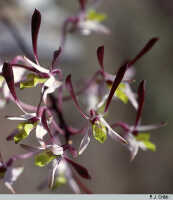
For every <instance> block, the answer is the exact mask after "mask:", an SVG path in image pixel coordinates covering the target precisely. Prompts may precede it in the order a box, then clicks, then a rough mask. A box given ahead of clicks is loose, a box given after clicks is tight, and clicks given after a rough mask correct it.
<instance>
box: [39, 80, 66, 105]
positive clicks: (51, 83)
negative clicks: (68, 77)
mask: <svg viewBox="0 0 173 200" xmlns="http://www.w3.org/2000/svg"><path fill="white" fill-rule="evenodd" d="M61 85H62V82H60V81H57V80H56V79H55V78H54V76H50V78H49V79H48V80H47V81H46V82H45V83H44V86H43V89H42V92H43V91H44V95H43V101H44V102H45V103H46V100H47V95H48V94H50V93H53V92H54V91H55V90H56V89H57V88H59V87H60V86H61ZM45 87H46V89H45Z"/></svg>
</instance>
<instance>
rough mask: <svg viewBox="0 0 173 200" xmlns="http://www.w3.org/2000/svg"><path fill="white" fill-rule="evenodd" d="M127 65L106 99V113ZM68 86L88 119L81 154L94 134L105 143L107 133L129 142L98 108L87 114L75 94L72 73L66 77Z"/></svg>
mask: <svg viewBox="0 0 173 200" xmlns="http://www.w3.org/2000/svg"><path fill="white" fill-rule="evenodd" d="M126 69H127V66H122V67H121V68H120V69H119V71H118V73H117V76H116V78H115V80H114V82H113V85H112V88H111V91H110V94H109V96H108V98H107V100H106V106H105V110H104V114H105V113H106V112H107V110H108V107H109V105H110V102H111V100H112V97H113V95H114V92H115V91H116V89H117V87H118V85H119V84H120V82H121V80H122V79H123V76H124V74H125V72H126ZM66 88H67V89H68V91H69V93H70V95H71V97H72V99H73V101H74V103H75V105H76V107H77V109H78V111H79V112H80V114H81V115H82V117H83V118H84V119H86V120H87V121H88V130H87V132H86V134H85V135H84V137H83V139H82V141H81V144H80V147H79V154H82V153H83V151H84V150H85V149H86V148H87V146H88V144H89V142H90V137H91V135H92V134H93V136H94V138H95V139H96V140H97V141H99V142H100V143H103V142H104V141H105V140H106V138H107V134H108V135H109V136H110V137H111V138H112V139H115V140H118V141H120V142H121V143H127V142H126V140H125V139H124V138H122V137H121V136H120V135H119V134H118V133H116V132H115V131H114V130H113V129H112V128H111V127H110V125H109V124H108V123H107V122H106V121H105V119H104V115H103V114H101V113H99V112H98V111H99V110H98V109H95V108H93V109H91V110H90V115H87V114H86V113H84V112H83V111H82V110H81V108H80V106H79V103H78V101H77V98H76V96H75V93H74V89H73V85H72V82H71V75H69V76H68V77H67V78H66Z"/></svg>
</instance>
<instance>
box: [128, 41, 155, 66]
mask: <svg viewBox="0 0 173 200" xmlns="http://www.w3.org/2000/svg"><path fill="white" fill-rule="evenodd" d="M158 40H159V38H157V37H154V38H151V39H150V40H149V41H148V42H147V44H146V45H145V46H144V48H143V49H142V50H141V51H140V52H139V53H138V54H137V55H136V57H135V58H134V59H133V60H131V61H130V62H129V64H128V65H129V67H130V66H132V65H134V64H135V63H136V61H137V60H139V59H140V58H141V57H142V56H143V55H145V54H146V53H147V52H148V51H150V50H151V49H152V47H153V46H154V44H155V43H156V42H157V41H158Z"/></svg>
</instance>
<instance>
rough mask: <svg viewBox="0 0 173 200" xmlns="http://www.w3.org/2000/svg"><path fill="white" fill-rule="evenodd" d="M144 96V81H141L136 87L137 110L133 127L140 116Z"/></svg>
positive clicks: (137, 122)
mask: <svg viewBox="0 0 173 200" xmlns="http://www.w3.org/2000/svg"><path fill="white" fill-rule="evenodd" d="M144 98H145V81H144V80H143V81H141V83H140V84H139V87H138V110H137V115H136V121H135V127H136V126H137V125H138V124H139V120H140V118H141V114H142V109H143V106H144Z"/></svg>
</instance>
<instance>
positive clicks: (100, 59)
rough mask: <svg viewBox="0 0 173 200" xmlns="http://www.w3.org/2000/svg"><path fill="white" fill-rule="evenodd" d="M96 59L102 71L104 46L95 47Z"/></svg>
mask: <svg viewBox="0 0 173 200" xmlns="http://www.w3.org/2000/svg"><path fill="white" fill-rule="evenodd" d="M97 59H98V62H99V65H100V67H101V69H102V71H104V64H103V59H104V46H100V47H98V48H97Z"/></svg>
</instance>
